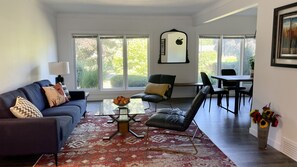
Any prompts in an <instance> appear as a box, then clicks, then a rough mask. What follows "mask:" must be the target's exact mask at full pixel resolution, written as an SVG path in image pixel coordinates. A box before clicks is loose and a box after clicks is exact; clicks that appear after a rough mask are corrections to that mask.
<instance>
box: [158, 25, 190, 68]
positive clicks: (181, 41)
mask: <svg viewBox="0 0 297 167" xmlns="http://www.w3.org/2000/svg"><path fill="white" fill-rule="evenodd" d="M189 62H190V61H189V58H188V36H187V34H186V33H185V32H183V31H178V30H176V29H172V30H170V31H165V32H163V33H162V34H161V35H160V57H159V61H158V63H159V64H180V63H189Z"/></svg>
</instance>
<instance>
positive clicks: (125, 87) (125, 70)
mask: <svg viewBox="0 0 297 167" xmlns="http://www.w3.org/2000/svg"><path fill="white" fill-rule="evenodd" d="M103 36H112V37H116V36H118V37H120V36H121V37H123V80H124V82H123V84H124V85H123V87H120V88H103V77H100V76H103V75H102V74H103V66H102V64H103V58H102V49H101V47H102V45H101V40H100V37H103ZM88 37H90V38H94V37H95V38H96V41H97V54H98V56H97V65H98V75H99V76H98V87H96V88H80V89H81V90H88V91H96V90H99V91H101V92H113V91H133V90H142V89H144V87H145V86H143V87H129V86H128V55H127V49H128V46H127V38H133V37H135V38H146V39H147V58H146V64H147V78H148V76H149V71H150V70H149V67H150V66H149V65H150V64H149V59H150V41H151V40H150V35H149V34H112V33H109V34H99V33H94V34H92V33H91V34H89V33H86V34H84V33H73V34H72V41H73V47H74V54H73V57H74V69H75V75H74V80H75V85H74V86H75V89H78V88H77V86H78V85H77V72H76V69H77V62H76V51H75V38H88Z"/></svg>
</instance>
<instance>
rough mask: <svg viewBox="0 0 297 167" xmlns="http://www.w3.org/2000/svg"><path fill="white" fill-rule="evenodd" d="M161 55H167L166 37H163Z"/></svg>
mask: <svg viewBox="0 0 297 167" xmlns="http://www.w3.org/2000/svg"><path fill="white" fill-rule="evenodd" d="M160 47H161V48H160V49H161V55H166V39H161V45H160Z"/></svg>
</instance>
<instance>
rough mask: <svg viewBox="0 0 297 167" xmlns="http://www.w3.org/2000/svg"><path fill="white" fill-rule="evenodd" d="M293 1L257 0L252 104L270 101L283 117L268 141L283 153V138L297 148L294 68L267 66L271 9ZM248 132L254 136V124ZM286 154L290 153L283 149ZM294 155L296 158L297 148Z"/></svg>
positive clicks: (269, 53)
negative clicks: (258, 1)
mask: <svg viewBox="0 0 297 167" xmlns="http://www.w3.org/2000/svg"><path fill="white" fill-rule="evenodd" d="M294 2H296V1H295V0H274V1H269V2H268V0H263V1H260V3H259V6H258V21H257V45H256V48H257V49H256V59H255V78H254V83H255V84H254V96H253V101H254V103H253V108H258V109H261V108H262V107H263V106H264V105H266V104H268V103H270V102H271V107H272V110H273V111H275V112H277V113H279V114H280V115H281V116H282V117H281V119H280V125H279V126H278V127H277V128H270V132H269V144H270V145H272V146H273V147H275V148H277V149H278V150H280V151H283V152H285V153H286V149H285V147H284V145H287V144H288V143H287V142H285V138H286V139H288V141H290V142H291V143H290V146H292V147H293V148H294V149H295V150H296V148H297V133H296V129H297V121H296V116H297V111H296V102H297V89H296V85H297V78H296V77H295V76H297V69H295V68H282V67H272V66H270V58H271V43H272V27H273V25H272V24H273V10H274V8H277V7H280V6H284V5H287V4H290V3H294ZM250 132H251V133H252V134H254V135H255V136H256V134H257V132H256V125H255V124H252V127H251V128H250ZM286 154H289V153H286ZM292 154H294V155H295V157H294V159H295V160H297V157H296V155H297V154H296V151H295V153H294V152H292Z"/></svg>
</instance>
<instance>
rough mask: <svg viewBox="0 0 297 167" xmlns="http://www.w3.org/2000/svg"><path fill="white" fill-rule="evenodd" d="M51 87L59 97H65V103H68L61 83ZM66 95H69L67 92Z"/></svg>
mask: <svg viewBox="0 0 297 167" xmlns="http://www.w3.org/2000/svg"><path fill="white" fill-rule="evenodd" d="M53 87H54V88H55V89H56V90H57V91H58V92H59V93H60V95H63V96H64V97H65V100H66V101H69V99H68V97H67V95H66V92H65V91H64V87H63V85H62V83H61V82H59V83H56V85H54V86H53ZM67 91H68V90H67ZM68 94H69V91H68Z"/></svg>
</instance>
